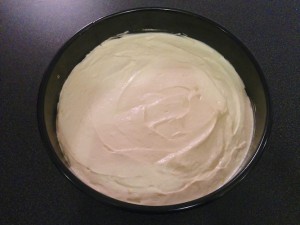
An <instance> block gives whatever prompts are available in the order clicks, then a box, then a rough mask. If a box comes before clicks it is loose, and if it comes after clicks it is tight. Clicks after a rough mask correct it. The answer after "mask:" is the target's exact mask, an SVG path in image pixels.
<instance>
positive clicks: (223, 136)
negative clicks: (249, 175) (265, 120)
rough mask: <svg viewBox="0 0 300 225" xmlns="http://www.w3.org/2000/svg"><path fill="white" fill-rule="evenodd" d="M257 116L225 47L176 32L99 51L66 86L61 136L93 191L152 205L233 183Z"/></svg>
mask: <svg viewBox="0 0 300 225" xmlns="http://www.w3.org/2000/svg"><path fill="white" fill-rule="evenodd" d="M252 131H253V112H252V108H251V105H250V101H249V98H248V97H247V95H246V92H245V90H244V85H243V83H242V81H241V79H240V77H239V76H238V74H237V73H236V71H235V70H234V68H233V67H232V65H231V64H230V63H229V62H228V61H227V60H225V59H224V57H223V56H222V55H220V54H219V53H218V52H217V51H215V50H214V49H212V48H211V47H209V46H207V45H206V44H204V43H202V42H199V41H197V40H194V39H191V38H188V37H182V36H178V35H172V34H166V33H144V34H126V35H124V36H122V37H121V38H118V39H110V40H107V41H105V42H103V43H102V44H101V45H99V46H98V47H96V48H95V49H94V50H93V51H92V52H91V53H89V54H88V55H87V56H86V58H85V59H84V60H83V61H82V62H81V63H79V64H78V65H77V66H76V67H75V68H74V69H73V71H72V72H71V74H70V76H69V77H68V79H67V80H66V82H65V84H64V86H63V88H62V91H61V94H60V99H59V104H58V118H57V136H58V139H59V143H60V146H61V148H62V151H63V153H64V155H65V157H66V159H67V161H68V163H69V166H70V169H71V170H72V171H73V173H74V174H75V175H77V176H78V177H79V178H80V179H81V180H82V181H83V182H85V183H86V184H87V185H89V186H90V187H92V188H93V189H95V190H97V191H99V192H101V193H103V194H105V195H108V196H110V197H113V198H116V199H119V200H122V201H126V202H131V203H135V204H142V205H170V204H176V203H183V202H186V201H190V200H194V199H196V198H199V197H201V196H204V195H206V194H209V193H211V192H213V191H215V190H216V189H218V188H219V187H221V186H222V185H224V184H225V183H226V182H227V181H228V180H229V179H230V178H231V177H232V176H233V175H234V174H235V173H236V172H237V170H238V169H239V166H240V165H241V163H242V162H243V160H244V158H245V155H246V154H247V151H248V149H249V145H250V142H251V137H252Z"/></svg>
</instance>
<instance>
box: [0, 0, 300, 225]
mask: <svg viewBox="0 0 300 225" xmlns="http://www.w3.org/2000/svg"><path fill="white" fill-rule="evenodd" d="M141 6H167V7H173V8H180V9H185V10H188V11H191V12H194V13H197V14H200V15H203V16H206V17H208V18H209V19H212V20H214V21H216V22H218V23H219V24H221V25H223V26H224V27H226V28H227V29H228V30H229V31H231V32H232V33H233V34H234V35H236V36H237V37H238V38H239V39H241V40H242V41H243V43H244V44H245V45H246V46H247V47H248V48H249V49H250V51H251V52H252V53H253V54H254V56H255V57H256V59H257V60H258V61H259V63H260V66H261V67H262V70H263V72H264V74H265V77H266V80H267V82H268V85H269V88H270V92H271V98H272V101H273V109H274V123H273V132H272V135H271V139H270V142H269V147H268V149H266V151H265V153H264V155H263V157H262V158H261V160H260V161H259V163H258V164H257V166H256V167H255V168H254V170H253V171H252V172H251V173H250V174H249V175H248V176H247V177H246V179H245V180H243V182H241V184H239V185H238V186H237V187H235V188H234V189H233V190H232V191H230V192H229V193H227V194H226V195H225V196H224V197H222V198H221V199H218V200H216V201H214V202H212V203H210V204H208V205H205V206H202V207H199V208H195V209H192V210H188V211H184V212H180V213H173V214H165V215H144V214H139V213H132V212H127V211H123V210H119V209H116V208H113V207H109V206H106V205H103V204H101V203H99V202H98V201H96V200H93V199H92V198H91V197H89V196H88V195H85V194H84V193H82V192H80V191H78V189H77V188H75V187H74V186H73V185H72V184H71V183H70V182H69V181H68V180H66V179H65V178H64V177H63V176H62V175H61V174H60V173H59V171H58V170H57V168H56V167H55V166H54V165H53V163H52V162H51V160H50V158H49V157H48V155H47V152H46V149H45V147H44V145H43V143H42V140H41V138H40V135H39V131H38V125H37V115H36V110H37V107H36V103H37V95H38V89H39V85H40V82H41V80H42V76H43V74H44V72H45V70H46V68H47V66H48V65H49V63H50V61H51V60H52V58H53V57H54V55H55V54H56V52H57V51H58V49H59V48H60V47H61V46H62V45H63V44H64V43H65V42H66V41H67V40H68V39H69V38H70V37H71V36H73V35H74V34H75V33H76V32H77V31H78V30H80V29H81V28H82V27H83V26H85V25H87V24H89V23H90V22H92V21H94V20H96V19H98V18H99V17H102V16H106V15H109V14H111V13H114V12H118V11H120V10H124V9H130V8H133V7H141ZM299 62H300V2H299V1H291V0H289V1H279V0H278V1H258V0H257V1H249V2H248V1H247V2H246V1H233V0H232V1H220V0H212V1H202V0H201V1H196V0H190V1H180V0H178V1H156V0H149V1H142V0H140V1H121V0H114V1H96V0H94V1H92V0H90V1H79V0H64V1H58V0H52V1H46V0H40V1H37V0H36V1H33V0H27V1H18V0H11V1H9V0H7V1H5V2H4V1H1V3H0V73H1V76H0V140H1V141H0V178H1V181H0V224H104V225H106V224H108V225H109V224H112V225H118V224H189V225H193V224H228V225H235V224H238V225H239V224H242V225H243V224H295V225H298V224H300V222H299V221H300V147H299V145H300V143H299V136H300V129H299V127H300V123H299V122H300V121H299V117H300V111H299V110H300V108H299V102H300V93H299V87H300V66H299V65H300V64H299Z"/></svg>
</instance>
